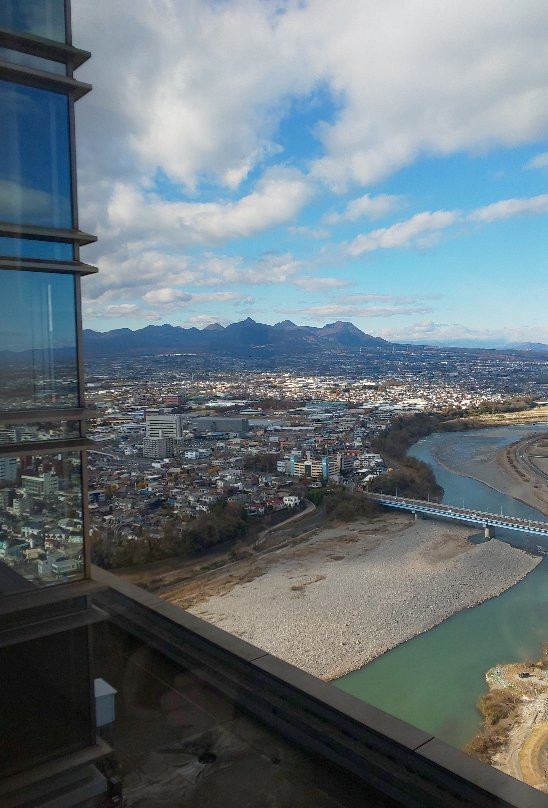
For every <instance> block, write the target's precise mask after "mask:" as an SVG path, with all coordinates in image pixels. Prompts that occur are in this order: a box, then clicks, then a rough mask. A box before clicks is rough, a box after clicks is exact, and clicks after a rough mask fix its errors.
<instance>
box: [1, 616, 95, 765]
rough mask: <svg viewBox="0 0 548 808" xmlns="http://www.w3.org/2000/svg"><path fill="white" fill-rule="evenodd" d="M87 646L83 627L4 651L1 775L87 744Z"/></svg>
mask: <svg viewBox="0 0 548 808" xmlns="http://www.w3.org/2000/svg"><path fill="white" fill-rule="evenodd" d="M87 646H88V632H87V629H85V628H79V629H74V630H73V631H64V632H61V633H59V634H54V635H51V636H49V637H42V638H40V639H36V640H32V641H31V642H25V643H20V644H17V645H14V646H10V647H8V648H3V649H2V650H1V651H0V666H1V670H2V684H3V687H2V689H1V691H0V710H1V714H2V728H3V732H2V733H0V776H3V777H4V776H6V775H8V774H13V773H15V772H19V771H22V770H23V769H28V768H30V767H31V766H32V765H36V764H38V763H42V762H44V761H45V760H47V759H49V758H51V757H53V756H59V755H61V754H63V753H65V754H66V753H68V752H71V751H75V750H77V749H82V748H84V747H85V746H87V745H88V743H89V727H90V723H91V715H90V707H91V705H90V699H89V677H88V674H87V666H88V664H89V663H88V659H89V651H88V647H87ZM60 660H62V671H63V672H62V675H60Z"/></svg>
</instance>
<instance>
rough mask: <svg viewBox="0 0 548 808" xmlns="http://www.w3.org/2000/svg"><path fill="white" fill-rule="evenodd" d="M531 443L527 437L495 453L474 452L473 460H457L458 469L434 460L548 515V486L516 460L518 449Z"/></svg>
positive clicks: (440, 460)
mask: <svg viewBox="0 0 548 808" xmlns="http://www.w3.org/2000/svg"><path fill="white" fill-rule="evenodd" d="M540 434H541V435H545V434H546V433H540ZM530 440H531V435H530V434H529V435H527V436H526V437H524V438H522V439H521V440H519V441H516V442H514V443H512V444H509V445H508V446H503V447H502V448H501V449H498V450H494V449H492V448H490V447H488V448H486V449H485V451H483V452H478V453H476V454H475V455H474V457H473V458H472V459H470V460H467V461H460V462H459V464H458V466H455V465H453V464H448V462H446V460H444V459H442V458H440V457H438V456H436V460H437V461H438V463H440V465H442V466H444V468H447V469H448V471H451V472H453V473H454V474H459V475H461V476H463V477H470V478H471V479H473V480H478V482H480V483H484V485H488V486H489V487H490V488H494V489H495V491H499V492H500V493H501V494H507V495H508V496H510V497H513V498H514V499H517V500H519V501H520V502H524V503H525V504H526V505H530V506H531V507H533V508H536V509H537V510H539V511H540V512H541V513H544V514H546V515H547V516H548V486H547V485H546V483H545V482H543V480H541V479H540V478H539V477H537V476H536V475H534V474H532V473H531V472H530V469H528V468H527V467H526V465H525V464H523V463H522V462H521V461H520V459H519V449H520V447H522V446H523V445H525V444H527V443H528V442H529V441H530Z"/></svg>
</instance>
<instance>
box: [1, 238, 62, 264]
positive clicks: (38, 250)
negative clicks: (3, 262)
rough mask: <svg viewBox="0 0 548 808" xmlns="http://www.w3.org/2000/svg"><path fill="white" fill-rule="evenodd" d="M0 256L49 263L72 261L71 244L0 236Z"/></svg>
mask: <svg viewBox="0 0 548 808" xmlns="http://www.w3.org/2000/svg"><path fill="white" fill-rule="evenodd" d="M0 255H3V256H5V257H6V258H41V259H45V260H47V259H49V260H51V261H72V260H73V258H74V248H73V246H72V244H64V243H63V242H60V241H42V240H38V239H33V238H10V237H8V236H0Z"/></svg>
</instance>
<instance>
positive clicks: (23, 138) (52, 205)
mask: <svg viewBox="0 0 548 808" xmlns="http://www.w3.org/2000/svg"><path fill="white" fill-rule="evenodd" d="M0 107H1V108H2V116H1V117H0V143H1V144H2V148H1V149H0V220H2V221H4V222H17V223H23V224H35V225H42V226H45V227H72V212H71V181H70V147H69V128H68V99H67V97H66V96H65V95H61V94H60V93H53V92H50V91H49V90H39V89H36V88H35V87H24V86H22V85H19V84H11V83H10V82H6V81H0Z"/></svg>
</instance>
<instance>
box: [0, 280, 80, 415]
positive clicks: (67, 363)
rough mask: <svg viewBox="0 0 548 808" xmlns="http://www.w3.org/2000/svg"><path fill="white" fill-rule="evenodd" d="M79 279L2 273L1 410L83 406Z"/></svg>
mask: <svg viewBox="0 0 548 808" xmlns="http://www.w3.org/2000/svg"><path fill="white" fill-rule="evenodd" d="M76 368H77V363H76V323H75V303H74V277H73V276H72V275H57V274H55V273H51V272H44V273H42V272H21V271H18V270H9V269H3V270H0V378H1V379H2V384H1V385H0V410H14V409H15V410H24V409H32V408H36V407H45V406H55V407H70V406H72V407H74V406H77V404H78V382H77V371H76Z"/></svg>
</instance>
